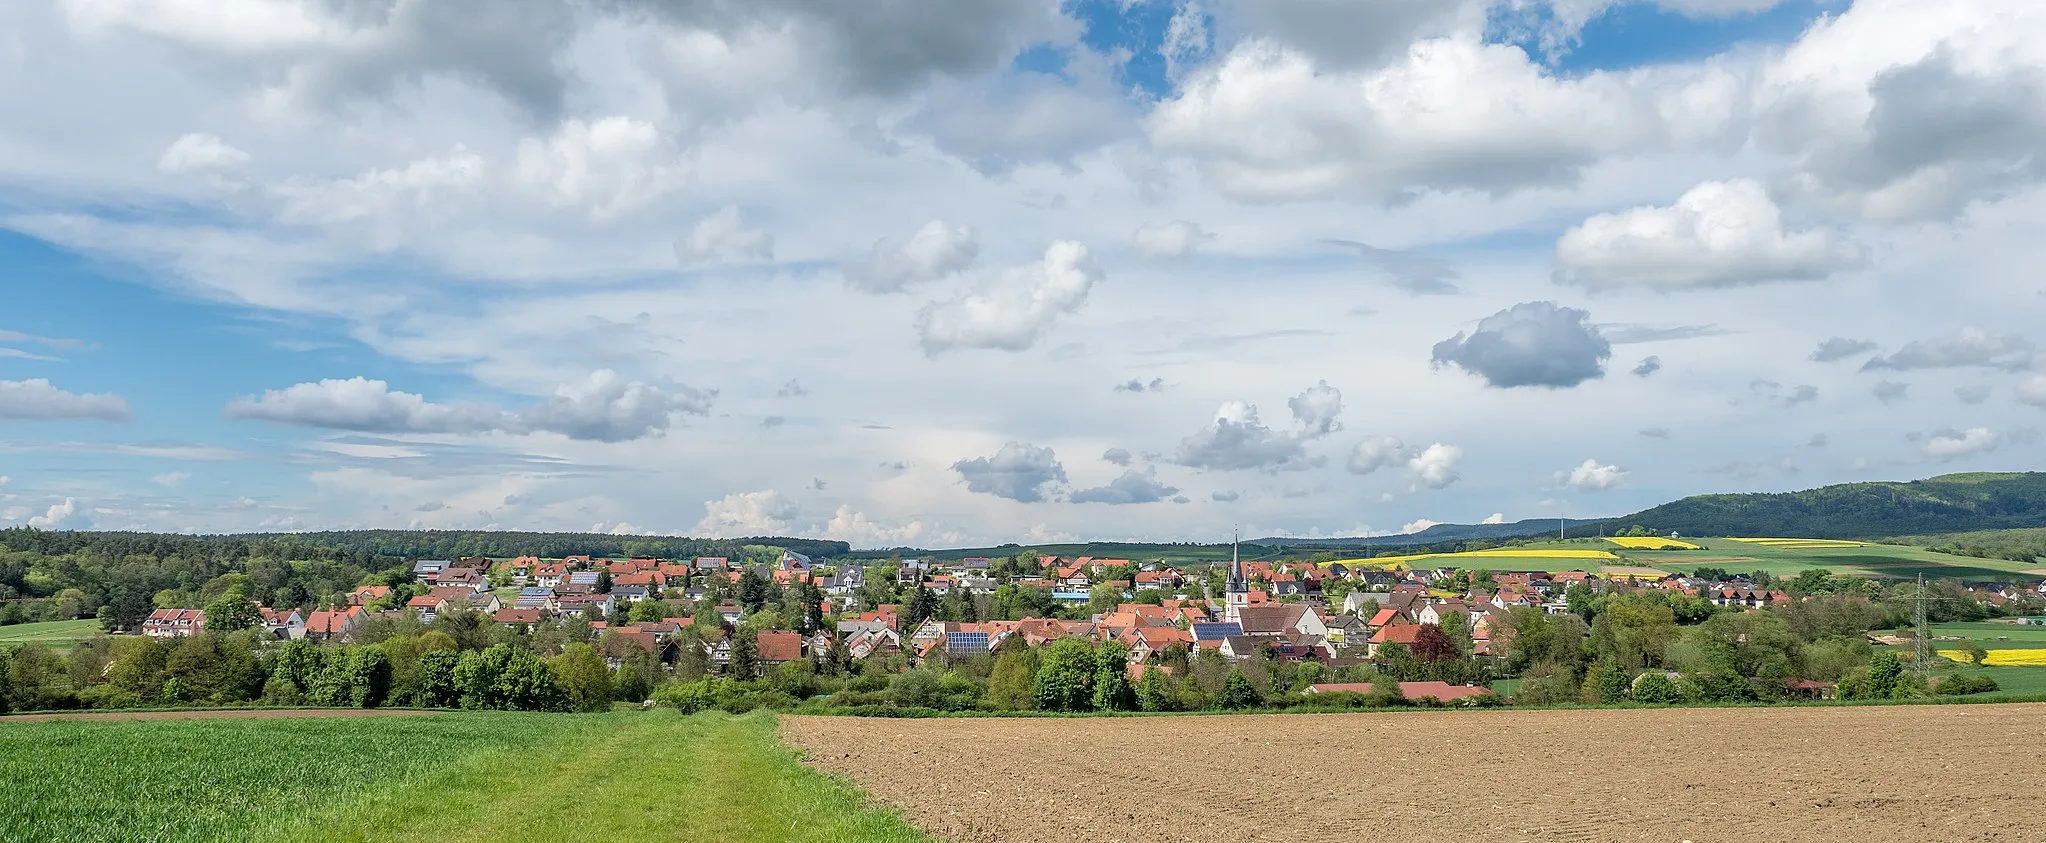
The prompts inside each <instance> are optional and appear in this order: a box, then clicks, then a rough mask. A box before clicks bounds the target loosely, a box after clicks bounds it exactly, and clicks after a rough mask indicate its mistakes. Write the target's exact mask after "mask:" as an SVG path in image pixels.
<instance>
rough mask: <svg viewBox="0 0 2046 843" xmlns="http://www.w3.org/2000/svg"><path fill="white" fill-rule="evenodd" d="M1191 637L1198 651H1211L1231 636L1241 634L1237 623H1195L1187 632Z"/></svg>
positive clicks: (1241, 629) (1240, 625)
mask: <svg viewBox="0 0 2046 843" xmlns="http://www.w3.org/2000/svg"><path fill="white" fill-rule="evenodd" d="M1187 631H1188V632H1189V633H1190V634H1191V635H1192V636H1193V645H1194V648H1195V649H1198V650H1213V649H1217V648H1219V647H1221V646H1222V642H1223V641H1225V640H1227V639H1228V638H1229V637H1230V636H1233V635H1242V634H1243V625H1242V624H1239V623H1197V624H1194V625H1193V626H1192V627H1191V628H1189V629H1188V630H1187Z"/></svg>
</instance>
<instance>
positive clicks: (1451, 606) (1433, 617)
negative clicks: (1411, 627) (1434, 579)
mask: <svg viewBox="0 0 2046 843" xmlns="http://www.w3.org/2000/svg"><path fill="white" fill-rule="evenodd" d="M1458 614H1460V615H1463V619H1464V621H1465V622H1466V623H1468V622H1469V621H1470V619H1471V610H1470V607H1469V606H1465V605H1464V604H1462V603H1460V602H1457V601H1454V600H1445V601H1443V602H1441V603H1430V604H1428V605H1426V606H1423V607H1421V611H1420V612H1418V613H1416V614H1415V616H1414V620H1417V621H1420V622H1421V623H1432V624H1434V625H1436V626H1442V622H1443V621H1444V620H1447V619H1448V618H1449V617H1450V616H1452V615H1458Z"/></svg>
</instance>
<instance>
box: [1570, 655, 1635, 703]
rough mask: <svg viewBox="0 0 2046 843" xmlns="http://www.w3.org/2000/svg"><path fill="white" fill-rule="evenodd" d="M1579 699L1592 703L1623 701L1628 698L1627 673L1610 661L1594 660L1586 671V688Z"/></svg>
mask: <svg viewBox="0 0 2046 843" xmlns="http://www.w3.org/2000/svg"><path fill="white" fill-rule="evenodd" d="M1578 699H1579V700H1580V701H1582V702H1585V703H1590V704H1592V705H1597V704H1599V703H1616V702H1623V701H1625V700H1626V699H1627V675H1626V674H1625V673H1622V672H1620V671H1619V669H1617V668H1615V667H1613V665H1612V664H1611V663H1610V662H1605V661H1596V662H1592V663H1591V667H1590V668H1588V669H1586V670H1585V671H1584V690H1583V692H1582V693H1581V694H1580V695H1579V697H1578Z"/></svg>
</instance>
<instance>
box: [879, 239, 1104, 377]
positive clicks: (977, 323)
mask: <svg viewBox="0 0 2046 843" xmlns="http://www.w3.org/2000/svg"><path fill="white" fill-rule="evenodd" d="M1101 279H1102V274H1101V270H1100V269H1099V268H1097V267H1095V265H1094V263H1093V261H1092V260H1090V259H1089V258H1088V256H1087V247H1085V246H1082V245H1080V244H1079V243H1075V242H1072V241H1070V240H1065V241H1060V242H1057V243H1053V244H1052V245H1051V248H1049V249H1046V250H1045V253H1044V260H1043V261H1042V262H1039V263H1034V264H1030V265H1028V266H1025V267H1020V268H1016V269H1011V270H1009V271H1007V272H1004V273H1002V274H1001V275H1000V276H998V277H995V278H991V279H988V280H987V281H984V282H983V283H981V284H978V285H976V286H975V287H974V289H973V290H972V291H971V292H967V293H963V294H961V295H959V296H957V297H955V298H951V299H947V300H945V301H938V302H932V303H930V304H928V305H925V306H924V308H923V309H922V310H920V311H918V312H917V316H916V328H917V334H918V336H919V337H920V338H921V339H922V343H923V349H924V353H925V354H926V355H930V356H937V355H939V354H943V353H944V352H947V351H952V350H955V349H964V348H979V349H991V350H999V351H1023V350H1025V349H1028V348H1029V347H1031V346H1032V345H1035V344H1036V343H1037V340H1038V338H1039V337H1041V336H1043V335H1044V332H1045V331H1047V330H1049V329H1050V328H1051V325H1052V323H1053V322H1054V321H1056V320H1057V319H1058V318H1059V317H1060V316H1062V315H1065V314H1068V313H1072V312H1074V311H1076V310H1079V309H1080V306H1081V305H1082V304H1085V303H1086V301H1087V293H1088V292H1089V291H1091V290H1093V289H1094V285H1095V284H1098V283H1100V282H1101Z"/></svg>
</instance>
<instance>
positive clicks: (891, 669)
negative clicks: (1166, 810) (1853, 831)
mask: <svg viewBox="0 0 2046 843" xmlns="http://www.w3.org/2000/svg"><path fill="white" fill-rule="evenodd" d="M407 571H408V573H409V579H410V580H411V581H410V582H403V583H396V584H387V585H363V586H359V587H357V588H355V589H353V590H352V591H350V592H349V593H348V594H347V595H346V596H345V602H342V603H341V604H340V605H332V606H327V607H324V608H317V609H312V610H300V609H295V608H282V609H271V608H267V607H259V608H258V611H259V613H260V617H261V628H262V629H263V630H264V632H265V634H266V636H267V637H271V638H275V639H278V640H287V641H289V640H299V639H305V640H309V641H312V642H320V643H333V644H348V643H353V642H355V641H357V639H358V636H359V634H360V633H362V632H363V631H364V630H365V629H368V628H370V626H371V625H372V624H375V623H379V622H382V623H385V624H400V623H403V624H419V625H428V626H430V625H432V624H434V623H435V621H436V620H437V619H439V618H442V617H446V616H448V615H450V613H454V614H457V615H460V614H461V613H473V614H474V615H475V616H479V617H480V618H487V619H488V620H489V621H491V622H494V623H495V624H498V625H501V626H503V627H505V628H507V629H510V630H514V631H516V632H517V633H520V634H529V633H533V632H535V631H539V630H542V629H547V628H556V629H559V628H563V627H569V626H573V627H577V628H578V632H579V634H581V635H583V636H586V637H587V639H588V640H590V641H592V642H593V643H595V644H597V645H598V648H599V650H600V651H601V653H602V654H603V656H604V658H605V660H606V662H607V663H608V664H609V666H610V668H611V669H613V670H617V669H619V667H620V666H621V665H622V664H624V663H625V662H627V661H628V660H630V659H631V658H633V657H634V656H635V655H637V656H639V657H640V658H643V659H645V658H650V659H651V660H652V661H654V662H657V663H658V664H660V665H661V666H662V669H663V670H666V671H668V672H670V673H671V674H672V672H673V669H674V667H675V666H676V665H677V664H678V663H682V662H685V661H689V660H692V657H693V656H694V655H696V654H688V653H685V652H683V648H685V647H688V648H697V649H698V650H699V651H700V656H701V664H702V665H703V671H704V672H705V673H706V674H709V675H720V676H728V677H733V678H740V679H746V678H754V677H759V676H765V675H767V674H768V673H770V672H771V671H774V670H775V669H776V668H778V667H780V666H782V665H785V664H789V663H798V662H803V663H810V664H820V663H824V662H827V661H833V660H836V661H838V662H841V663H844V664H843V665H841V666H852V665H854V664H857V665H858V666H860V669H862V670H863V671H865V672H867V673H880V672H886V673H899V672H901V671H904V670H907V669H910V668H914V667H918V666H929V665H944V664H950V663H955V662H961V661H964V660H969V659H973V658H975V657H979V656H987V655H989V654H992V653H995V652H997V651H1000V650H1002V649H1003V647H1004V645H1006V644H1009V643H1010V642H1012V641H1013V642H1020V643H1021V645H1022V646H1024V647H1027V648H1030V649H1032V650H1035V649H1038V648H1042V647H1046V646H1048V645H1051V644H1053V643H1056V642H1058V641H1061V640H1065V639H1079V640H1082V641H1086V642H1088V643H1089V644H1090V645H1099V644H1110V643H1112V644H1115V645H1119V648H1120V652H1122V653H1125V654H1126V659H1127V663H1128V672H1129V677H1130V681H1132V682H1135V681H1137V680H1138V679H1139V678H1140V677H1141V676H1142V674H1143V672H1144V671H1145V669H1146V667H1147V666H1155V665H1161V664H1164V665H1168V667H1166V670H1167V672H1171V671H1172V670H1174V668H1173V667H1170V666H1169V665H1182V666H1183V665H1185V664H1186V663H1187V660H1188V659H1189V658H1194V657H1201V656H1207V657H1208V658H1211V659H1212V658H1215V657H1219V658H1220V659H1221V660H1223V661H1225V662H1228V663H1232V664H1233V663H1241V662H1244V661H1247V660H1250V659H1254V658H1255V659H1263V660H1268V661H1270V662H1277V663H1289V662H1290V663H1305V662H1313V663H1316V664H1318V665H1319V666H1320V667H1321V668H1322V669H1320V670H1318V671H1317V675H1330V676H1339V675H1341V671H1342V670H1343V669H1344V668H1359V667H1362V668H1369V667H1371V666H1373V665H1374V664H1382V663H1383V662H1384V661H1385V660H1386V657H1387V656H1388V655H1389V654H1390V653H1392V652H1394V651H1399V652H1401V653H1403V654H1405V653H1412V652H1414V651H1415V650H1417V649H1419V650H1420V651H1422V653H1423V654H1424V655H1426V656H1427V657H1428V658H1431V659H1432V658H1439V657H1441V656H1440V655H1436V654H1430V653H1429V650H1430V649H1431V648H1439V647H1441V646H1443V645H1441V644H1440V643H1438V641H1436V640H1431V639H1430V638H1429V636H1430V635H1431V633H1433V634H1436V635H1437V636H1438V639H1439V638H1448V639H1451V641H1450V644H1449V645H1448V646H1450V647H1452V648H1454V650H1453V651H1452V652H1451V655H1453V656H1455V657H1457V658H1459V659H1464V660H1467V661H1469V662H1471V663H1477V664H1488V665H1497V664H1499V663H1500V662H1501V659H1500V658H1499V657H1500V656H1501V655H1503V652H1502V648H1501V644H1502V639H1503V638H1504V637H1505V636H1507V635H1510V634H1511V631H1512V628H1513V627H1512V624H1511V622H1510V620H1509V619H1510V617H1511V616H1512V613H1513V612H1514V611H1516V610H1521V611H1528V610H1533V611H1538V612H1540V613H1541V614H1543V615H1546V616H1565V615H1571V614H1572V613H1573V612H1582V611H1583V609H1582V607H1581V606H1573V600H1583V599H1588V598H1591V597H1620V596H1627V595H1633V596H1645V597H1651V598H1655V599H1658V600H1662V601H1665V602H1674V603H1676V604H1689V605H1693V606H1698V607H1701V609H1703V610H1704V611H1707V612H1710V611H1729V610H1730V611H1742V610H1753V609H1761V608H1768V607H1784V606H1787V605H1788V604H1790V603H1791V602H1792V601H1793V597H1792V595H1791V594H1790V593H1789V592H1787V591H1785V590H1784V589H1783V588H1782V587H1781V584H1780V583H1778V584H1773V585H1765V584H1761V583H1757V582H1754V581H1752V580H1751V579H1749V578H1746V577H1739V576H1735V577H1728V578H1709V579H1708V578H1700V577H1691V576H1678V575H1664V574H1656V573H1653V572H1643V573H1630V574H1628V575H1624V576H1610V577H1601V576H1600V575H1598V574H1594V573H1586V572H1582V571H1567V572H1548V571H1498V572H1476V573H1474V572H1470V571H1464V570H1458V569H1453V568H1418V569H1413V570H1386V569H1380V568H1376V567H1370V566H1365V565H1354V566H1353V565H1346V564H1344V563H1341V562H1335V563H1327V562H1323V563H1316V562H1309V561H1285V562H1274V561H1267V560H1240V559H1231V560H1229V561H1226V562H1218V563H1214V564H1212V565H1207V566H1192V567H1185V568H1176V567H1171V566H1166V565H1161V564H1140V563H1136V562H1133V561H1131V560H1128V559H1110V558H1095V557H1087V556H1081V557H1077V558H1062V557H1059V556H1050V555H1046V556H1039V555H1036V554H1026V555H1023V556H1019V557H1011V558H1005V559H991V558H964V559H958V560H952V561H940V560H936V559H931V560H925V559H916V558H907V559H897V560H888V561H886V562H884V563H882V564H875V565H869V566H860V565H855V564H840V565H831V564H826V563H822V562H819V561H817V560H813V559H812V558H810V557H808V556H805V555H803V554H799V553H794V552H788V551H784V552H782V553H781V554H780V558H779V560H778V561H777V562H775V563H773V564H754V565H744V564H737V563H735V562H734V561H732V560H730V559H728V558H725V557H698V558H694V559H690V560H687V561H676V560H666V559H656V558H628V559H603V558H593V557H590V556H569V557H566V558H562V559H554V560H543V559H540V558H537V557H533V556H521V557H517V558H513V559H508V560H493V559H489V558H481V557H476V558H465V559H461V560H421V561H417V562H413V563H411V564H410V565H409V568H408V569H407ZM2041 589H2046V584H2042V585H2039V586H2037V587H2036V588H2034V589H2032V591H2034V592H2037V591H2039V590H2041ZM749 594H750V596H749ZM1970 594H1971V596H1973V597H1974V598H1975V599H1979V600H1981V601H1983V602H1984V603H1986V604H1990V605H1999V604H2002V603H2007V602H2009V601H2010V600H2012V599H2014V598H2018V597H2020V596H2024V592H2023V591H2022V590H2020V589H2018V588H2016V587H1984V588H1981V589H1971V590H1970ZM769 595H786V596H787V599H775V600H770V599H768V596H769ZM770 605H772V606H773V607H774V608H768V607H769V606H770ZM789 605H797V606H801V608H800V609H794V610H788V611H784V612H779V613H778V612H776V609H778V608H781V607H784V606H789ZM763 608H767V614H765V615H761V614H759V613H760V611H761V610H762V609H763ZM948 608H949V609H950V611H947V609H948ZM1032 610H1034V611H1032ZM1003 614H1013V615H1016V616H1015V617H1008V618H1004V617H1000V615H1003ZM786 615H795V616H794V617H787V616H786ZM749 618H750V619H751V620H750V621H749ZM763 618H764V619H765V623H764V624H763V623H761V622H760V621H761V620H762V619H763ZM205 620H206V619H205V613H204V612H203V611H201V610H199V609H160V610H157V611H155V612H154V613H152V614H151V615H150V616H149V618H148V619H147V620H146V621H145V622H144V623H143V624H142V628H141V632H142V633H143V634H144V635H147V636H150V637H153V638H174V637H182V636H190V635H194V634H197V633H199V632H200V631H202V630H203V629H204V628H205ZM742 629H744V630H745V631H746V634H745V635H744V636H743V637H744V638H745V641H746V642H747V643H746V645H744V646H747V647H748V650H749V652H748V653H746V654H745V656H744V657H742V659H741V661H742V663H743V670H742V671H734V670H733V669H732V665H733V661H734V646H735V642H736V641H737V640H739V638H740V637H741V636H740V635H738V632H739V631H740V630H742ZM685 632H686V633H688V634H685ZM635 650H637V651H640V652H639V653H637V654H635V653H634V652H633V651H635ZM1671 675H1672V676H1674V674H1671ZM1802 687H1803V688H1804V689H1805V690H1806V691H1808V692H1810V693H1812V694H1813V695H1824V694H1828V693H1830V692H1831V688H1830V686H1829V685H1826V684H1824V683H1805V684H1804V685H1803V686H1802ZM1371 690H1372V688H1371V686H1370V685H1368V684H1367V683H1361V682H1320V683H1313V684H1311V685H1307V686H1304V687H1303V688H1302V691H1303V693H1323V692H1351V693H1359V694H1362V693H1368V692H1370V691H1371ZM1399 692H1400V695H1401V697H1403V698H1404V699H1406V700H1422V699H1428V700H1431V701H1434V702H1439V703H1455V702H1457V701H1459V700H1465V699H1466V698H1472V697H1477V696H1480V695H1486V694H1489V693H1491V691H1490V689H1488V688H1487V687H1485V686H1483V685H1481V684H1476V683H1471V684H1451V683H1448V682H1444V681H1440V680H1423V679H1414V680H1412V681H1403V682H1401V683H1400V684H1399Z"/></svg>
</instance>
